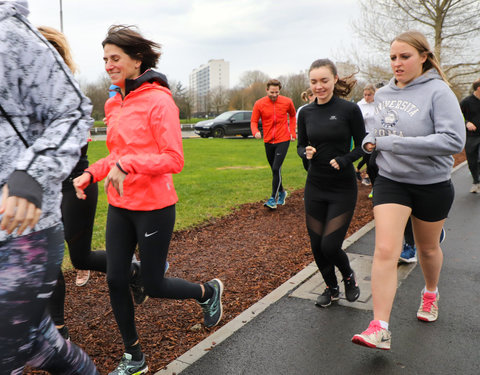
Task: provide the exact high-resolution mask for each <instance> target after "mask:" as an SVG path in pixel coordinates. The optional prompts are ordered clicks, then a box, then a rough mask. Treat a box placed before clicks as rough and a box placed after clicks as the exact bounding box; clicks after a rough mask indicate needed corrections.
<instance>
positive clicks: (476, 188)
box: [470, 184, 480, 193]
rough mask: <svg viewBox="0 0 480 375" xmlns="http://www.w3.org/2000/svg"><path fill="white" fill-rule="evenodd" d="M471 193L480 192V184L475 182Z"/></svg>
mask: <svg viewBox="0 0 480 375" xmlns="http://www.w3.org/2000/svg"><path fill="white" fill-rule="evenodd" d="M470 193H480V184H473V185H472V187H471V188H470Z"/></svg>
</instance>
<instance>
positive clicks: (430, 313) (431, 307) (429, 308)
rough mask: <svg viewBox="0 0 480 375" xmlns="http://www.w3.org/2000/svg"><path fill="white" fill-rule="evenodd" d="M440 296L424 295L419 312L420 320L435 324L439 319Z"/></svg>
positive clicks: (437, 294)
mask: <svg viewBox="0 0 480 375" xmlns="http://www.w3.org/2000/svg"><path fill="white" fill-rule="evenodd" d="M439 299H440V294H439V293H438V292H437V293H423V292H422V298H421V301H420V307H419V308H418V311H417V318H418V320H423V321H424V322H434V321H435V320H437V319H438V300H439Z"/></svg>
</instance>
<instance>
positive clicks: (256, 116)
mask: <svg viewBox="0 0 480 375" xmlns="http://www.w3.org/2000/svg"><path fill="white" fill-rule="evenodd" d="M259 106H260V105H259V103H258V101H257V102H255V105H254V106H253V112H252V118H251V120H250V129H251V130H252V135H253V136H254V137H255V134H257V133H258V120H259V119H260V110H259V108H258V107H259Z"/></svg>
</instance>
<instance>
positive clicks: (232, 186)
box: [88, 138, 306, 249]
mask: <svg viewBox="0 0 480 375" xmlns="http://www.w3.org/2000/svg"><path fill="white" fill-rule="evenodd" d="M183 147H184V154H185V167H184V169H183V171H182V172H181V173H180V174H177V175H174V177H173V178H174V183H175V189H176V191H177V194H178V198H179V202H178V203H177V220H176V225H175V229H176V230H178V229H185V228H188V227H191V226H194V225H197V224H200V223H202V222H204V221H205V220H208V219H210V218H212V217H219V216H224V215H227V214H229V213H230V212H231V211H232V208H234V207H236V206H238V205H240V204H242V203H247V202H256V201H260V200H266V199H267V198H268V197H269V196H270V193H271V182H272V179H271V171H270V167H269V166H268V163H267V159H266V156H265V149H264V146H263V141H260V140H255V139H243V138H238V139H184V140H183ZM296 151H297V150H296V142H293V143H291V145H290V148H289V150H288V154H287V157H286V159H285V162H284V164H283V167H282V176H283V181H284V183H283V184H284V186H285V188H286V189H287V190H295V189H299V188H302V187H303V186H304V184H305V178H306V172H305V170H304V169H303V166H302V162H301V160H300V158H299V157H298V156H297V152H296ZM107 152H108V151H107V148H106V146H105V142H103V141H94V142H91V143H90V145H89V147H88V155H89V159H90V163H93V162H95V161H96V160H98V159H100V158H102V157H104V156H105V155H107ZM106 216H107V197H106V195H105V193H104V191H103V184H102V183H101V182H100V183H99V197H98V205H97V214H96V219H95V228H94V235H93V241H92V247H93V249H104V248H105V221H106Z"/></svg>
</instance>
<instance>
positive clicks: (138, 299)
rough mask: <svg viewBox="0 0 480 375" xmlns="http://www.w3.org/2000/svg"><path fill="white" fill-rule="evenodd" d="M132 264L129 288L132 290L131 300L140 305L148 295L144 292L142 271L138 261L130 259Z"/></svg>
mask: <svg viewBox="0 0 480 375" xmlns="http://www.w3.org/2000/svg"><path fill="white" fill-rule="evenodd" d="M132 265H133V267H134V269H135V271H134V273H133V276H132V279H131V280H130V289H131V290H132V294H133V300H134V301H135V303H136V304H137V305H141V304H142V303H144V302H145V301H146V300H147V299H148V295H147V294H146V293H145V288H144V286H143V281H142V271H141V267H140V262H139V261H138V260H134V261H132Z"/></svg>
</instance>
